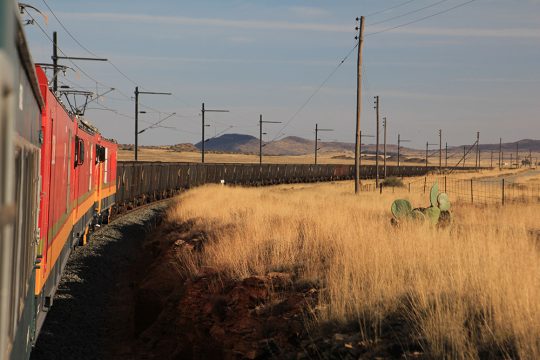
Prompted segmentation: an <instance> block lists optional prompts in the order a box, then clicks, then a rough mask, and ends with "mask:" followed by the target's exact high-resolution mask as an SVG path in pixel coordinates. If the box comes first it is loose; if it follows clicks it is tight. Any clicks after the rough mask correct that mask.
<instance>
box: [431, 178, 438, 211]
mask: <svg viewBox="0 0 540 360" xmlns="http://www.w3.org/2000/svg"><path fill="white" fill-rule="evenodd" d="M438 194H439V184H437V183H435V184H433V186H432V187H431V190H430V192H429V200H430V202H431V206H433V207H437V205H438V204H437V195H438Z"/></svg>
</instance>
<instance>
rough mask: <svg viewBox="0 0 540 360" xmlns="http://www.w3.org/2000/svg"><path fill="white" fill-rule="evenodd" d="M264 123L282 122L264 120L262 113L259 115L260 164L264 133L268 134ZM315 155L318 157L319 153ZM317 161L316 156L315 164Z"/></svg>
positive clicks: (278, 122)
mask: <svg viewBox="0 0 540 360" xmlns="http://www.w3.org/2000/svg"><path fill="white" fill-rule="evenodd" d="M263 124H281V121H263V119H262V114H261V115H259V133H260V136H259V165H262V157H263V151H262V148H263V143H262V138H263V135H266V133H265V132H263ZM315 157H317V154H315ZM316 163H317V159H316V158H315V164H316Z"/></svg>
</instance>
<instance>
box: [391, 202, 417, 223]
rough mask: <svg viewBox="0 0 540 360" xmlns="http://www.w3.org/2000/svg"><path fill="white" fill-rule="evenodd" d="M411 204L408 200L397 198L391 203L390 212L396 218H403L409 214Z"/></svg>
mask: <svg viewBox="0 0 540 360" xmlns="http://www.w3.org/2000/svg"><path fill="white" fill-rule="evenodd" d="M411 211H412V206H411V203H410V202H409V201H408V200H404V199H398V200H395V201H394V202H393V203H392V214H393V215H394V217H395V218H396V219H403V218H405V217H409V216H410V215H411Z"/></svg>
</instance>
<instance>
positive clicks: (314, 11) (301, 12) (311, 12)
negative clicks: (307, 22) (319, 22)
mask: <svg viewBox="0 0 540 360" xmlns="http://www.w3.org/2000/svg"><path fill="white" fill-rule="evenodd" d="M289 11H290V12H292V13H293V14H295V15H297V16H301V17H305V18H320V17H323V16H327V15H328V11H326V10H324V9H322V8H318V7H314V6H291V7H289Z"/></svg>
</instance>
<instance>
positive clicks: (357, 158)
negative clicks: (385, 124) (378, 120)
mask: <svg viewBox="0 0 540 360" xmlns="http://www.w3.org/2000/svg"><path fill="white" fill-rule="evenodd" d="M356 21H360V24H359V26H357V27H356V30H358V35H357V36H356V40H358V59H357V73H356V139H355V140H356V144H355V147H354V192H355V193H356V194H358V192H359V191H360V144H361V141H362V140H361V138H360V115H361V113H362V50H363V47H364V17H363V16H361V17H360V19H358V18H356Z"/></svg>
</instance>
